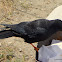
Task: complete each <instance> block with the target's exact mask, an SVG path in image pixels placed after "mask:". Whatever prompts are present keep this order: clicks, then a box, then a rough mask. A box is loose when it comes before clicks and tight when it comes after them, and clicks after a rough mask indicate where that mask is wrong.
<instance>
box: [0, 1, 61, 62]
mask: <svg viewBox="0 0 62 62" xmlns="http://www.w3.org/2000/svg"><path fill="white" fill-rule="evenodd" d="M60 5H62V0H0V23H8V24H16V23H20V22H23V21H33V20H35V19H41V18H46V17H47V16H48V15H49V14H50V13H51V11H52V10H53V9H54V8H56V7H58V6H60ZM34 45H35V46H36V45H37V43H35V44H34ZM0 48H1V49H0V52H1V51H2V50H3V51H4V52H5V53H6V55H7V54H10V53H8V51H7V48H9V49H11V50H13V52H14V55H15V56H16V58H20V59H21V60H22V61H20V62H35V50H34V49H33V47H32V46H31V45H30V44H28V43H25V42H24V40H23V39H22V38H15V37H11V38H7V39H0ZM2 62H3V61H2ZM5 62H6V61H5Z"/></svg>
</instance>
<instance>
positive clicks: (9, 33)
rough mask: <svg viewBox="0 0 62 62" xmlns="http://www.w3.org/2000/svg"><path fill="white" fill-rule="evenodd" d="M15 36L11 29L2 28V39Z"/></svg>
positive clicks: (0, 34) (0, 36)
mask: <svg viewBox="0 0 62 62" xmlns="http://www.w3.org/2000/svg"><path fill="white" fill-rule="evenodd" d="M12 36H14V34H13V32H12V31H11V30H2V31H0V39H4V38H8V37H12Z"/></svg>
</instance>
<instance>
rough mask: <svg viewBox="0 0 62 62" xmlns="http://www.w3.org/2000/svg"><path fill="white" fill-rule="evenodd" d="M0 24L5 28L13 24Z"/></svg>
mask: <svg viewBox="0 0 62 62" xmlns="http://www.w3.org/2000/svg"><path fill="white" fill-rule="evenodd" d="M0 25H2V26H5V28H9V27H11V26H13V25H11V24H0Z"/></svg>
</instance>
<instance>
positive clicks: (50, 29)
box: [0, 19, 62, 43]
mask: <svg viewBox="0 0 62 62" xmlns="http://www.w3.org/2000/svg"><path fill="white" fill-rule="evenodd" d="M0 25H4V26H5V27H4V28H3V29H5V30H2V31H0V39H3V38H8V37H12V36H16V37H21V38H23V39H24V40H25V42H27V43H34V42H39V41H44V40H46V39H48V38H49V37H50V36H51V35H53V34H54V33H56V32H57V31H62V21H61V20H59V19H55V20H47V19H38V20H34V21H30V22H21V23H19V24H13V25H9V24H0Z"/></svg>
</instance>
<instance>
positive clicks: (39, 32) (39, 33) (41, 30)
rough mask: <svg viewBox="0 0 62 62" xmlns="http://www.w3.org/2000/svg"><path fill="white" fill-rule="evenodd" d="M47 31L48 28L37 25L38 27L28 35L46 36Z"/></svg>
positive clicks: (31, 36)
mask: <svg viewBox="0 0 62 62" xmlns="http://www.w3.org/2000/svg"><path fill="white" fill-rule="evenodd" d="M46 32H47V30H46V29H45V28H40V27H37V29H34V30H33V31H32V32H31V33H30V34H28V36H29V37H30V38H33V37H38V36H44V35H45V33H46Z"/></svg>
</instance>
